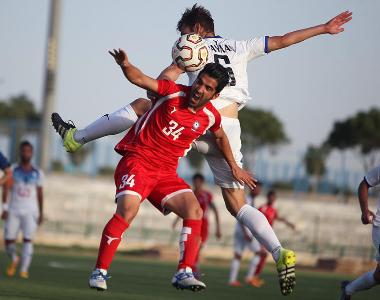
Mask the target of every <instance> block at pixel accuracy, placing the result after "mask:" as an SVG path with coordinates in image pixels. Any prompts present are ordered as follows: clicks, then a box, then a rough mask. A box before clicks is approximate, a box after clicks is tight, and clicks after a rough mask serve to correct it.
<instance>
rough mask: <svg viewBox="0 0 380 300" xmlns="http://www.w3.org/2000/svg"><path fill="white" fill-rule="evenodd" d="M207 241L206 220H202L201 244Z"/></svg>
mask: <svg viewBox="0 0 380 300" xmlns="http://www.w3.org/2000/svg"><path fill="white" fill-rule="evenodd" d="M207 240H208V219H202V227H201V242H202V243H205V242H206V241H207Z"/></svg>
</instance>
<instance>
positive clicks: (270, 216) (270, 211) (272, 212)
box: [259, 204, 277, 226]
mask: <svg viewBox="0 0 380 300" xmlns="http://www.w3.org/2000/svg"><path fill="white" fill-rule="evenodd" d="M259 211H261V212H262V213H263V214H264V216H265V217H266V218H267V220H268V222H269V224H270V225H271V226H272V225H273V223H274V221H275V220H276V219H277V209H275V208H274V207H273V206H269V205H267V204H265V205H263V206H261V207H260V208H259Z"/></svg>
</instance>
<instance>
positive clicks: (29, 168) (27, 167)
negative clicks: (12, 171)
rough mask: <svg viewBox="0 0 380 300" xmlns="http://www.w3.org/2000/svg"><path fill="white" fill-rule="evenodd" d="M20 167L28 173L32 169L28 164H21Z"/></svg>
mask: <svg viewBox="0 0 380 300" xmlns="http://www.w3.org/2000/svg"><path fill="white" fill-rule="evenodd" d="M20 166H21V168H22V169H23V170H25V171H30V170H31V169H32V164H31V163H30V162H27V163H23V162H21V163H20Z"/></svg>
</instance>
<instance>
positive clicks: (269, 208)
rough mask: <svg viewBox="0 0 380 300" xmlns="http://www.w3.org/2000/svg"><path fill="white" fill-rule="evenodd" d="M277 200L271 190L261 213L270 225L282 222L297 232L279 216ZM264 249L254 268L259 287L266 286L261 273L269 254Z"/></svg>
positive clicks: (292, 225) (260, 209) (261, 207)
mask: <svg viewBox="0 0 380 300" xmlns="http://www.w3.org/2000/svg"><path fill="white" fill-rule="evenodd" d="M276 200H277V195H276V191H274V190H270V191H268V193H267V203H266V204H264V205H262V206H260V207H259V211H261V212H262V213H263V214H264V216H265V217H266V218H267V220H268V222H269V224H270V225H271V226H273V224H274V221H276V220H277V221H280V222H282V223H284V224H285V225H286V226H288V227H289V228H291V229H292V230H294V231H295V230H296V226H295V225H294V224H293V223H291V222H289V221H288V220H287V219H286V218H284V217H283V216H279V214H278V211H277V209H276V208H275V207H274V204H275V202H276ZM261 247H262V251H261V256H260V261H258V263H257V265H256V266H253V268H254V269H255V272H254V277H255V278H256V281H257V282H258V283H259V286H261V285H263V284H264V281H263V280H261V279H260V275H261V272H262V271H263V269H264V266H265V262H266V259H267V255H268V254H267V252H266V251H265V249H264V247H263V246H261Z"/></svg>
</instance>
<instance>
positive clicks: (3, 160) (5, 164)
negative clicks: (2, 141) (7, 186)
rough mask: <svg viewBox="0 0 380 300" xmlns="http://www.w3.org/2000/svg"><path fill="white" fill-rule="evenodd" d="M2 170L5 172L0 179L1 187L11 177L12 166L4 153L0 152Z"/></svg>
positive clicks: (0, 168)
mask: <svg viewBox="0 0 380 300" xmlns="http://www.w3.org/2000/svg"><path fill="white" fill-rule="evenodd" d="M0 170H1V171H3V176H2V177H1V178H0V185H3V184H4V183H6V182H7V181H8V180H9V179H10V177H11V164H10V163H9V161H8V160H7V159H6V158H5V156H4V155H3V153H2V152H1V151H0Z"/></svg>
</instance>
